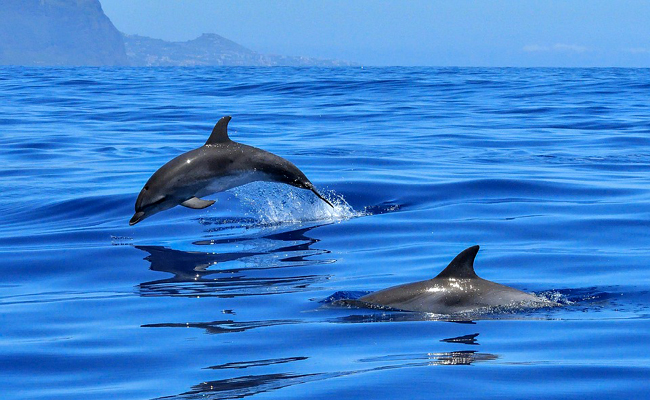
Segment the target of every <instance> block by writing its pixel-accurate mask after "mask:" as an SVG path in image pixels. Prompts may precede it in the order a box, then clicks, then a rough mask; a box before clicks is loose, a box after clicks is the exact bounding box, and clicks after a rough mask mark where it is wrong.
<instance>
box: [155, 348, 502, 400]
mask: <svg viewBox="0 0 650 400" xmlns="http://www.w3.org/2000/svg"><path fill="white" fill-rule="evenodd" d="M498 358H499V357H498V356H497V355H495V354H490V353H479V352H476V351H471V350H460V351H450V352H436V353H416V354H396V355H384V356H379V357H372V358H364V359H360V360H357V362H356V363H355V364H358V365H361V366H364V365H369V367H368V368H359V369H352V370H345V371H334V372H310V373H295V372H288V373H266V374H258V375H243V376H238V377H234V378H228V379H219V380H213V381H208V382H202V383H199V384H197V385H194V386H192V388H191V389H190V390H189V391H187V392H185V393H181V394H179V395H177V396H171V397H164V398H166V399H169V398H175V399H237V398H244V397H249V396H253V395H256V394H260V393H267V392H271V391H275V390H278V389H282V388H286V387H289V386H296V385H300V384H303V383H309V382H315V381H323V380H328V379H332V378H338V377H344V376H351V375H357V374H364V373H368V372H377V371H386V370H394V369H399V368H417V367H431V366H445V365H471V364H473V363H477V362H485V361H492V360H496V359H498ZM307 359H308V357H290V358H283V359H275V360H260V361H249V362H245V363H233V364H234V365H235V366H234V367H233V368H250V367H262V368H264V367H268V366H269V365H273V364H276V363H283V364H284V363H293V362H295V361H302V360H307ZM240 364H241V365H243V367H242V366H240ZM225 365H226V366H227V368H231V366H230V365H231V364H225ZM209 368H210V369H217V370H218V369H222V368H223V367H222V366H218V367H209Z"/></svg>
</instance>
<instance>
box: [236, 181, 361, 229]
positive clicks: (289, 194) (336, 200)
mask: <svg viewBox="0 0 650 400" xmlns="http://www.w3.org/2000/svg"><path fill="white" fill-rule="evenodd" d="M232 192H233V194H234V195H235V197H237V198H238V199H239V200H240V201H241V204H242V205H243V206H244V207H245V208H246V209H247V210H246V214H247V216H249V217H252V218H254V219H256V220H258V221H259V222H260V223H261V224H262V225H278V224H289V223H301V222H313V221H328V222H338V221H344V220H348V219H351V218H356V217H361V216H363V215H366V214H365V213H364V212H360V211H355V210H354V209H353V208H352V206H350V204H348V202H347V201H345V198H343V195H340V194H337V193H335V192H334V191H324V192H321V194H322V195H323V197H325V198H326V199H327V200H328V201H329V202H330V203H332V205H333V206H334V207H330V206H329V205H327V204H326V203H325V202H324V201H322V200H320V199H318V198H317V197H316V196H314V195H313V194H312V193H311V192H308V191H306V190H300V189H295V188H292V187H287V186H286V185H277V184H273V183H266V182H255V183H251V184H248V185H245V186H242V187H237V188H235V189H233V190H232Z"/></svg>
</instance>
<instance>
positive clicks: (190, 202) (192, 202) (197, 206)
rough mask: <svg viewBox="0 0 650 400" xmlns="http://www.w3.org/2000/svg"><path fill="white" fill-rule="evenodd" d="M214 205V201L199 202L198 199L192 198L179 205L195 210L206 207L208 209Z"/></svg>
mask: <svg viewBox="0 0 650 400" xmlns="http://www.w3.org/2000/svg"><path fill="white" fill-rule="evenodd" d="M214 203H215V201H214V200H201V199H199V198H198V197H192V198H191V199H187V200H185V201H184V202H182V203H181V205H182V206H184V207H187V208H193V209H195V210H202V209H204V208H206V207H210V206H211V205H213V204H214Z"/></svg>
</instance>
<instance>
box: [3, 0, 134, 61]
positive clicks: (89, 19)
mask: <svg viewBox="0 0 650 400" xmlns="http://www.w3.org/2000/svg"><path fill="white" fill-rule="evenodd" d="M0 64H4V65H7V64H9V65H127V64H128V61H127V58H126V52H125V51H124V41H123V40H122V36H121V34H120V32H119V31H118V30H117V29H116V28H115V26H113V24H112V23H111V21H110V20H109V19H108V17H107V16H106V15H105V14H104V12H103V10H102V7H101V5H100V4H99V0H0Z"/></svg>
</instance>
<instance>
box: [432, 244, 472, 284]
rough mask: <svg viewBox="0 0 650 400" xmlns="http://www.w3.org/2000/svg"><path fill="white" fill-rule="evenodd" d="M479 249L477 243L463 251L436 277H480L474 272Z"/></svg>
mask: <svg viewBox="0 0 650 400" xmlns="http://www.w3.org/2000/svg"><path fill="white" fill-rule="evenodd" d="M478 249H479V246H478V245H477V246H472V247H469V248H467V249H465V250H463V251H461V252H460V254H458V255H457V256H456V258H454V259H453V260H452V261H451V262H450V263H449V265H448V266H447V268H445V269H444V270H443V271H442V272H441V273H439V274H438V276H436V278H458V279H471V278H478V276H477V275H476V272H474V258H476V253H478Z"/></svg>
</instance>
